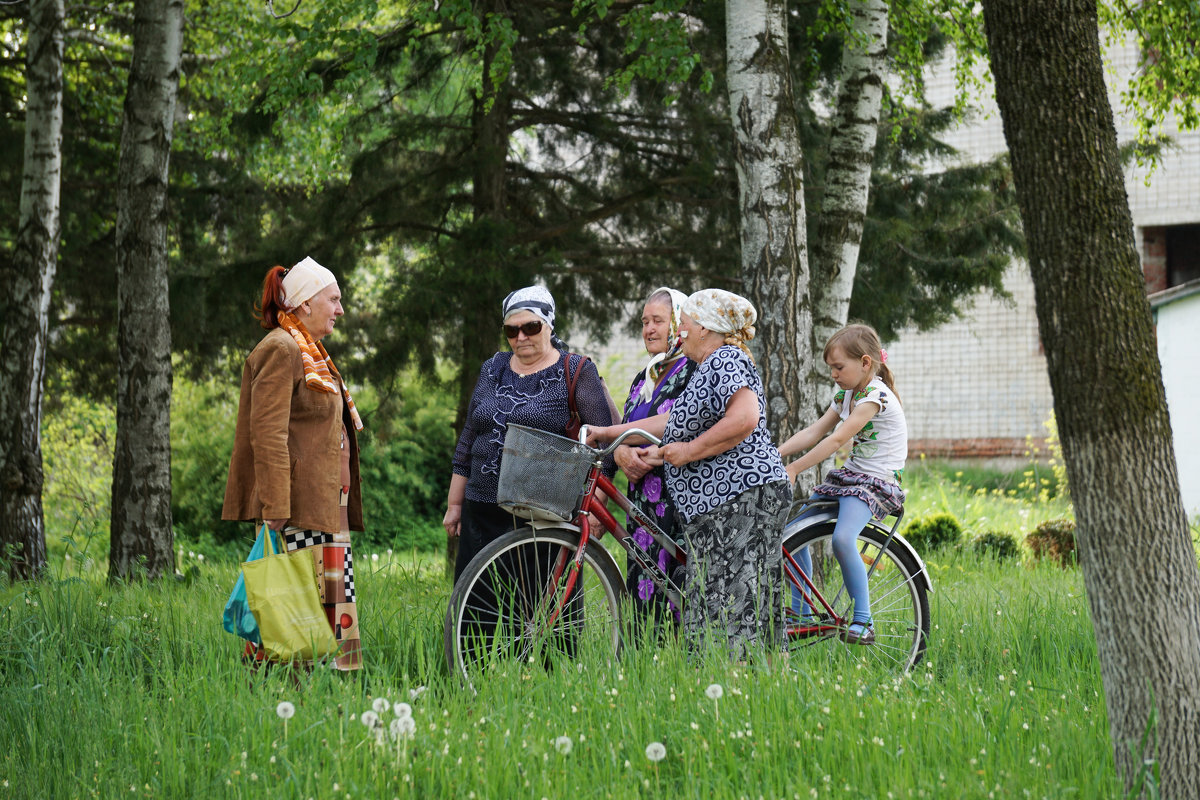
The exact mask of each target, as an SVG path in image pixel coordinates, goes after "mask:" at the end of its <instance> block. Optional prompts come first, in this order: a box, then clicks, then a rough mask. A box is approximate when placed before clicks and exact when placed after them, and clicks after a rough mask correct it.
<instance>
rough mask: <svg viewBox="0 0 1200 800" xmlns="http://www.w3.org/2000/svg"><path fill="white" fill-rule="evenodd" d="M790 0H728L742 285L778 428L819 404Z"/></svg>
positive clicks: (792, 424) (792, 425)
mask: <svg viewBox="0 0 1200 800" xmlns="http://www.w3.org/2000/svg"><path fill="white" fill-rule="evenodd" d="M786 13H787V3H786V2H785V0H728V2H726V4H725V24H726V34H725V35H726V62H727V77H726V80H727V82H728V84H729V108H730V115H731V117H732V121H733V128H734V135H735V142H736V147H735V152H734V161H735V163H736V165H737V176H738V203H739V206H740V209H741V251H742V269H741V274H742V286H743V291H744V293H745V294H746V295H747V297H748V299H749V300H750V301H751V302H753V303H754V305H755V307H756V308H757V309H758V324H757V326H756V327H757V329H758V331H757V334H758V335H757V336H756V338H755V339H754V341H753V343H752V345H751V346H752V347H753V349H754V353H755V356H756V360H757V362H758V370H759V372H760V373H761V374H762V379H763V385H764V388H765V390H766V396H767V424H768V425H769V427H770V429H771V431H772V432H773V433H774V434H776V435H784V433H785V432H791V431H795V430H799V428H800V427H801V425H802V422H803V419H804V417H805V415H806V414H807V413H808V411H809V409H811V408H812V406H813V393H812V388H811V386H810V385H809V383H808V381H806V380H805V377H806V376H807V375H808V374H809V371H810V369H811V362H812V350H811V340H812V308H811V306H810V300H809V294H808V292H809V267H808V253H807V234H806V232H805V228H804V172H803V158H802V156H803V154H802V151H801V147H800V133H799V123H798V120H797V118H796V113H795V102H794V98H793V95H792V81H791V68H790V62H789V57H788V40H787V26H786V18H785V15H786Z"/></svg>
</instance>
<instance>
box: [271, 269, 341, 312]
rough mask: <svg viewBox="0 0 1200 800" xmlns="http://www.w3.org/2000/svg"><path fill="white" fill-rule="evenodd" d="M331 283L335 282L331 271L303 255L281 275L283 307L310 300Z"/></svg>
mask: <svg viewBox="0 0 1200 800" xmlns="http://www.w3.org/2000/svg"><path fill="white" fill-rule="evenodd" d="M331 283H337V278H335V277H333V273H332V272H330V271H329V270H327V269H325V268H324V267H322V266H321V265H320V264H318V263H317V262H316V261H315V260H313V258H312V256H305V258H304V260H303V261H301V262H300V263H299V264H297V265H295V266H294V267H292V268H291V269H289V270H288V271H287V274H286V275H284V276H283V297H282V298H281V299H282V301H283V307H284V308H286V309H289V310H290V309H293V308H295V307H296V306H298V305H300V304H301V303H303V302H304V301H306V300H311V299H312V298H313V297H315V296H316V295H317V293H318V292H320V291H321V290H322V289H324V288H325V287H326V286H328V285H329V284H331Z"/></svg>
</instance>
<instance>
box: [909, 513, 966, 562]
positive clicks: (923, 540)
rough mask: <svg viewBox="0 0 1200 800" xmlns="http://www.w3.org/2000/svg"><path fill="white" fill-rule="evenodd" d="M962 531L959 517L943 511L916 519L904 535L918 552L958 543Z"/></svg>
mask: <svg viewBox="0 0 1200 800" xmlns="http://www.w3.org/2000/svg"><path fill="white" fill-rule="evenodd" d="M962 531H963V529H962V523H960V522H959V521H958V518H957V517H955V516H954V515H953V514H945V513H943V514H933V515H930V516H928V517H918V518H917V519H914V520H913V521H912V522H910V523H908V525H907V526H906V527H905V528H904V531H903V532H902V535H903V536H904V538H905V539H907V540H908V543H909V544H911V545H912V546H913V547H915V548H916V549H917V552H918V553H928V552H934V551H937V550H941V549H942V548H944V547H949V546H952V545H956V544H958V542H959V540H960V539H961V538H962Z"/></svg>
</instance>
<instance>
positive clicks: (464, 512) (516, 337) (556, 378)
mask: <svg viewBox="0 0 1200 800" xmlns="http://www.w3.org/2000/svg"><path fill="white" fill-rule="evenodd" d="M501 309H502V319H503V327H502V333H503V334H504V338H505V339H506V340H507V341H508V346H509V348H510V350H511V352H507V351H501V352H499V353H496V355H494V356H492V357H491V358H489V359H488V360H487V361H486V362H484V364H483V366H482V367H481V368H480V370H479V380H478V381H477V382H476V384H475V393H474V394H473V395H472V396H471V403H470V405H469V406H468V407H467V418H466V421H465V423H464V424H463V430H462V434H461V435H460V436H459V437H458V446H457V447H456V448H455V449H454V467H453V475H452V476H451V479H450V493H449V495H448V496H447V498H446V516H445V518H444V519H443V520H442V525H443V527H445V529H446V533H448V534H449V535H450V536H457V537H459V541H458V556H457V558H456V559H455V562H454V579H455V580H456V581H457V580H458V576H459V575H461V574H462V571H463V569H465V568H466V566H467V565H468V564H470V563H471V559H472V558H474V557H475V555H476V554H477V553H478V552H479V551H480V550H482V549H483V548H484V547H485V546H486V545H487V544H488V543H489V542H491V541H493V540H494V539H496V538H498V537H500V536H501V535H503V534H504V533H507V532H508V531H511V530H514V528H515V527H516V526H515V525H514V518H513V516H512V515H511V514H510V513H509V512H507V511H505V510H504V509H502V508H500V506H498V505H497V504H496V490H497V488H498V486H499V482H500V457H501V451H502V449H503V447H504V433H505V426H506V425H508V423H510V422H511V423H514V424H517V425H525V426H527V427H530V428H538V429H540V430H544V431H548V432H550V433H557V434H559V435H563V434H564V432H565V430H566V427H567V422H568V421H569V419H570V416H571V412H570V408H569V406H568V401H567V380H566V379H567V369H568V365H569V368H570V370H571V374H576V372H578V375H579V377H578V382H577V383H576V385H575V403H576V407H577V408H578V411H579V417H580V419H581V420H582V421H583V423H584V424H586V425H611V424H612V422H613V418H612V412H611V411H610V408H609V404H608V394H607V391H606V389H605V388H604V384H603V382H602V381H601V380H600V373H599V372H597V370H596V365H595V364H593V363H592V362H591V361H586V362H584V363H583V366H582V368H581V367H580V365H579V362H580V360H582V357H581V356H578V355H575V354H574V353H568V352H567V349H566V345H564V344H563V343H562V342H561V341H560V340H559V339H558V337H557V336H555V335H554V298H553V297H552V296H551V294H550V292H548V291H547V290H546V289H544V288H542V287H540V286H528V287H526V288H524V289H518V290H517V291H515V292H513V293H511V294H510V295H508V297H506V298H504V303H503V304H502V306H501Z"/></svg>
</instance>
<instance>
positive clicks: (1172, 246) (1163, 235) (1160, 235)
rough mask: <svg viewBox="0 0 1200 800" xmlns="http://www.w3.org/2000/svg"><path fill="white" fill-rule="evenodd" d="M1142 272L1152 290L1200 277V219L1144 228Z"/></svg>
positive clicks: (1171, 286)
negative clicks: (1196, 221) (1199, 221)
mask: <svg viewBox="0 0 1200 800" xmlns="http://www.w3.org/2000/svg"><path fill="white" fill-rule="evenodd" d="M1142 272H1143V273H1144V274H1145V277H1146V291H1147V292H1148V293H1150V294H1154V293H1155V292H1162V291H1165V290H1167V289H1171V288H1173V287H1175V286H1180V285H1182V284H1185V283H1189V282H1191V281H1195V280H1200V223H1192V224H1189V225H1164V226H1152V227H1146V228H1143V229H1142Z"/></svg>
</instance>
